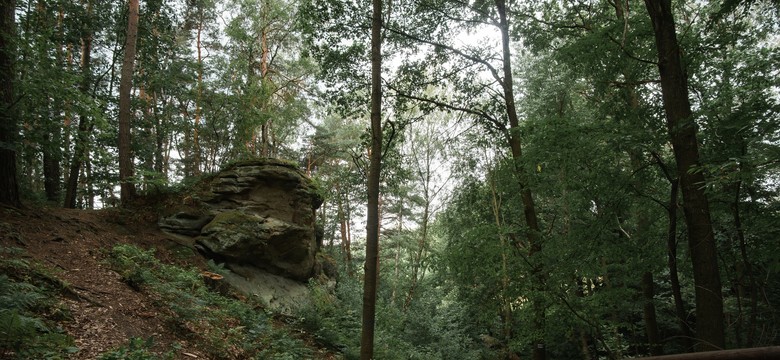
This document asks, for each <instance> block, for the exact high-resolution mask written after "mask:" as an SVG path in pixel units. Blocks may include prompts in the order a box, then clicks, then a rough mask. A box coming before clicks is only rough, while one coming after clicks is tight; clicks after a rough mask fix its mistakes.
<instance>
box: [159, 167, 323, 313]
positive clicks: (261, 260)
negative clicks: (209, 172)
mask: <svg viewBox="0 0 780 360" xmlns="http://www.w3.org/2000/svg"><path fill="white" fill-rule="evenodd" d="M204 181H205V182H204V183H202V184H200V185H199V186H196V188H201V189H202V190H201V191H200V192H199V193H196V194H193V195H191V196H190V197H188V198H187V199H186V200H185V201H184V202H185V203H187V204H186V207H185V206H184V205H182V206H181V207H180V208H179V211H177V212H176V213H174V214H172V215H170V216H165V217H162V218H161V219H160V220H159V222H158V225H159V227H160V228H161V229H162V230H164V231H166V232H168V233H171V234H174V235H175V236H176V237H177V238H178V239H179V240H181V239H184V240H186V241H187V242H188V243H190V244H192V245H193V246H195V247H196V248H198V249H199V250H201V251H202V252H203V253H205V254H206V255H207V256H208V257H211V258H215V259H217V260H219V261H220V262H224V263H226V265H227V267H228V268H230V269H233V270H234V271H235V274H232V275H231V276H228V277H226V279H227V280H231V279H232V280H231V281H230V282H231V284H232V285H234V286H235V287H237V288H239V290H243V291H244V292H248V293H253V294H254V295H258V296H260V297H269V296H270V297H269V299H271V298H277V297H279V296H281V295H278V294H276V295H275V294H273V293H274V292H281V293H287V292H291V291H292V292H296V293H297V292H299V291H300V290H299V289H296V290H289V289H291V288H293V287H294V286H293V285H291V284H290V281H291V280H289V279H292V281H293V282H298V283H299V284H300V282H302V281H306V280H308V279H309V278H311V277H312V276H313V275H314V273H315V270H318V269H321V268H322V264H318V263H317V256H316V255H317V250H318V247H319V246H318V239H317V231H316V226H315V210H316V209H317V208H319V206H320V205H321V204H322V196H321V195H320V193H319V191H318V189H317V187H316V186H315V185H314V184H313V183H312V181H311V180H310V179H309V178H308V177H306V176H305V175H304V174H303V173H302V172H301V171H300V170H298V168H297V167H296V166H295V165H292V164H289V163H287V162H285V161H281V160H275V159H256V160H246V161H241V162H237V163H235V164H232V165H230V166H228V167H227V168H226V169H224V170H222V171H220V172H219V173H218V174H216V175H215V176H213V177H211V178H209V179H207V180H204ZM236 270H237V271H236ZM248 274H251V275H248ZM265 274H267V275H265ZM278 277H283V278H286V279H285V280H283V279H280V278H278ZM271 278H276V280H273V281H272V280H269V279H271ZM252 279H254V280H257V279H260V281H253V280H252ZM263 282H265V283H280V284H284V286H283V288H284V289H281V288H280V289H268V288H267V287H265V289H266V290H264V292H265V293H263V294H259V293H257V291H259V290H258V289H261V288H264V287H263V285H258V283H263ZM301 285H302V284H301ZM285 289H286V290H285ZM268 292H271V293H272V294H271V295H269V294H268Z"/></svg>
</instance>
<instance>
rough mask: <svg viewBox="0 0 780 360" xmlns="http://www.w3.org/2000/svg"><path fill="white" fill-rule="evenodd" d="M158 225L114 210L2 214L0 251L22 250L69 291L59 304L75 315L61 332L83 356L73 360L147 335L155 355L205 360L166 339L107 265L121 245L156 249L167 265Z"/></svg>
mask: <svg viewBox="0 0 780 360" xmlns="http://www.w3.org/2000/svg"><path fill="white" fill-rule="evenodd" d="M155 222H156V216H154V215H153V214H145V213H144V212H131V211H122V210H119V209H106V210H70V209H59V208H43V209H23V210H15V209H8V208H0V245H2V246H5V247H19V248H22V249H24V250H25V252H26V256H28V257H30V258H32V259H34V260H36V261H38V262H40V263H42V264H44V265H45V266H47V267H48V268H51V269H53V270H54V271H55V274H56V275H57V277H58V278H60V279H61V280H63V281H65V282H66V283H68V284H70V286H69V288H70V289H71V290H72V293H70V294H66V296H65V297H64V298H63V299H62V301H63V302H64V305H66V306H67V308H68V309H69V310H70V313H71V316H72V320H70V321H68V322H67V323H65V328H66V331H67V332H68V333H69V334H70V335H71V336H72V337H73V338H74V339H75V342H76V346H78V347H79V348H80V349H81V350H80V351H79V353H78V354H77V355H76V356H74V357H73V358H74V359H95V358H97V356H98V355H99V354H101V353H104V352H106V351H107V350H110V349H112V348H116V347H119V346H121V345H124V344H126V343H127V342H128V340H129V339H131V338H133V337H139V338H144V339H146V338H148V337H150V336H153V337H154V343H155V344H156V348H157V349H160V350H165V351H167V350H170V349H172V348H173V347H172V346H173V345H174V344H178V347H179V348H180V349H181V350H180V351H178V354H177V358H178V359H194V358H198V359H206V358H207V357H206V356H204V355H203V353H204V352H203V351H200V350H199V349H197V347H196V346H195V345H194V344H188V343H187V342H185V341H182V340H181V339H177V338H176V337H175V336H173V334H171V333H169V332H168V331H167V330H166V327H165V324H164V322H163V318H162V317H160V316H159V315H160V309H157V308H155V307H154V306H153V305H151V304H152V303H151V301H150V299H148V298H147V296H146V295H145V294H143V293H140V292H137V291H134V290H133V289H131V288H130V287H129V286H128V285H127V284H125V283H123V282H122V281H121V279H120V277H119V275H118V274H117V273H116V272H114V271H112V270H111V269H110V268H109V266H108V265H107V264H106V262H105V258H106V256H107V254H108V251H109V250H110V249H111V248H112V247H113V246H114V245H115V244H118V243H132V244H136V245H139V246H141V247H143V248H149V247H152V246H153V247H155V248H157V249H158V254H159V256H160V257H161V258H162V259H163V260H168V261H170V260H172V257H171V252H170V250H169V249H170V248H171V247H173V246H175V243H173V242H171V241H170V240H169V239H167V238H166V237H165V236H164V234H162V233H160V232H158V231H157V226H156V223H155ZM195 259H197V257H192V259H190V260H195Z"/></svg>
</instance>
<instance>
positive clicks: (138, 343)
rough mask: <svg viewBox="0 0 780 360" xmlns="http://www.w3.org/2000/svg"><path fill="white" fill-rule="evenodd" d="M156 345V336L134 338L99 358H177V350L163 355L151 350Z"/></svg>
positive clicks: (168, 359)
mask: <svg viewBox="0 0 780 360" xmlns="http://www.w3.org/2000/svg"><path fill="white" fill-rule="evenodd" d="M153 345H154V338H152V337H149V338H147V339H146V340H144V339H141V338H132V339H130V341H128V343H127V345H124V346H121V347H119V348H117V349H114V350H111V351H109V352H106V353H104V354H102V355H100V357H99V358H98V359H99V360H171V359H175V352H173V351H169V352H168V353H166V354H164V355H163V356H160V355H157V354H155V353H154V352H152V351H151V348H152V346H153Z"/></svg>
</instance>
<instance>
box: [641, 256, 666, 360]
mask: <svg viewBox="0 0 780 360" xmlns="http://www.w3.org/2000/svg"><path fill="white" fill-rule="evenodd" d="M642 294H643V295H644V298H645V304H644V307H643V311H642V313H643V316H644V320H645V333H646V335H647V342H648V344H649V345H650V355H653V356H657V355H661V336H660V335H659V334H658V321H657V319H656V316H655V304H654V300H653V298H654V297H655V286H654V284H653V273H651V272H649V271H646V272H645V273H644V274H643V275H642Z"/></svg>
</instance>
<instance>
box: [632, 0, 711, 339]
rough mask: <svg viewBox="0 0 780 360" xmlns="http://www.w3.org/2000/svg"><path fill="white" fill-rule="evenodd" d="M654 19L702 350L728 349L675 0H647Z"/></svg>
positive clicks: (697, 327) (708, 210) (650, 13)
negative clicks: (676, 23)
mask: <svg viewBox="0 0 780 360" xmlns="http://www.w3.org/2000/svg"><path fill="white" fill-rule="evenodd" d="M645 5H646V7H647V11H648V14H649V16H650V19H651V21H652V24H653V31H654V33H655V43H656V48H657V52H658V70H659V72H660V76H661V92H662V97H663V104H664V110H665V112H666V125H667V128H668V131H669V136H670V138H671V142H672V147H673V149H674V157H675V160H676V161H677V175H678V177H679V179H680V190H681V193H682V196H683V211H684V213H685V223H686V225H687V228H688V234H689V236H688V241H689V247H690V253H691V261H692V262H693V279H694V284H695V287H696V338H697V341H698V344H697V346H696V347H697V350H699V351H705V350H716V349H723V347H724V346H725V345H726V344H725V343H726V340H725V336H724V329H723V320H724V317H723V297H722V294H721V280H720V272H719V270H718V258H717V249H716V247H715V238H714V234H713V230H712V221H711V218H710V209H709V203H708V201H707V196H706V194H705V193H704V188H703V187H704V184H705V179H704V174H703V173H702V172H701V171H700V170H699V169H698V167H699V146H698V142H697V139H696V125H695V122H694V120H693V117H692V113H691V104H690V101H689V99H688V78H687V74H686V73H685V70H684V69H683V64H682V56H681V53H680V47H679V44H678V42H677V34H676V29H675V22H674V17H673V15H672V5H671V0H645Z"/></svg>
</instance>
